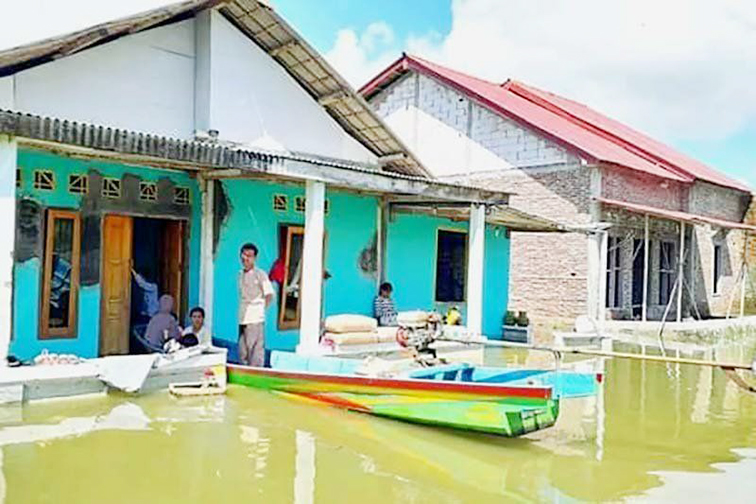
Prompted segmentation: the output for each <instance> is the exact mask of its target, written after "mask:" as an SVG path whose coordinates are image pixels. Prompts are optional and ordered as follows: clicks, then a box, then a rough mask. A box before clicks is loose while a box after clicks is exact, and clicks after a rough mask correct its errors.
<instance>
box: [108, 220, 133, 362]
mask: <svg viewBox="0 0 756 504" xmlns="http://www.w3.org/2000/svg"><path fill="white" fill-rule="evenodd" d="M132 235H133V221H132V219H131V217H126V216H122V215H107V216H106V217H105V218H104V222H103V232H102V258H103V259H102V319H101V324H100V355H114V354H128V353H129V328H130V325H131V324H130V322H131V320H130V319H131V267H132Z"/></svg>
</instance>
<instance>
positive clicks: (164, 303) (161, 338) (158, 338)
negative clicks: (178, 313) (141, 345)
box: [144, 294, 181, 347]
mask: <svg viewBox="0 0 756 504" xmlns="http://www.w3.org/2000/svg"><path fill="white" fill-rule="evenodd" d="M158 304H159V311H158V312H157V313H156V314H155V315H154V316H153V317H152V318H151V319H150V323H149V324H147V330H146V331H145V332H144V336H145V338H146V339H147V341H149V342H150V344H152V345H154V346H156V347H162V346H163V345H164V344H165V343H166V342H167V341H168V340H171V339H175V340H178V339H179V338H180V337H181V331H180V329H179V325H178V321H177V320H176V317H175V316H174V315H173V296H171V295H170V294H163V295H162V296H160V300H159V301H158Z"/></svg>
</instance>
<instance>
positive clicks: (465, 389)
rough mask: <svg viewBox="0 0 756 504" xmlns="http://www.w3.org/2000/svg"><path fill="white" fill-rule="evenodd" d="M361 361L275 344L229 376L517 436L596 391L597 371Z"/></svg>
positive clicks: (416, 419)
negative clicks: (373, 369)
mask: <svg viewBox="0 0 756 504" xmlns="http://www.w3.org/2000/svg"><path fill="white" fill-rule="evenodd" d="M360 364H361V362H360V361H359V360H354V359H343V358H336V357H306V356H301V355H297V354H293V353H288V352H273V354H272V356H271V366H272V367H271V368H258V367H249V366H241V365H234V364H229V365H228V381H229V383H235V384H239V385H245V386H248V387H254V388H260V389H265V390H270V391H274V392H277V393H282V394H286V395H293V396H295V397H297V398H299V399H305V400H310V401H314V402H318V403H322V404H327V405H331V406H335V407H339V408H343V409H347V410H351V411H357V412H361V413H368V414H371V415H376V416H381V417H387V418H393V419H397V420H403V421H407V422H413V423H420V424H427V425H436V426H443V427H448V428H453V429H461V430H466V431H475V432H485V433H489V434H496V435H500V436H507V437H516V436H521V435H523V434H527V433H529V432H534V431H537V430H541V429H545V428H547V427H551V426H552V425H554V423H555V422H556V420H557V417H558V416H559V402H560V400H561V399H563V398H565V397H576V396H585V395H592V394H595V393H596V390H597V385H598V383H600V381H601V375H600V374H596V373H575V372H558V371H543V370H534V369H506V368H494V367H478V366H471V365H468V364H448V365H441V366H434V367H430V368H422V369H417V370H413V371H408V372H406V373H402V374H400V375H397V376H392V377H389V378H383V377H370V376H361V375H358V374H356V373H357V372H358V369H359V366H360Z"/></svg>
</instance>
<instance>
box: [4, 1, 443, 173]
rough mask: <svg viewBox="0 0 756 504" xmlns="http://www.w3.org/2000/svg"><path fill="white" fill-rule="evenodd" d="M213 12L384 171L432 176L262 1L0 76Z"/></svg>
mask: <svg viewBox="0 0 756 504" xmlns="http://www.w3.org/2000/svg"><path fill="white" fill-rule="evenodd" d="M209 8H217V9H219V11H220V12H221V13H222V14H223V15H224V16H225V17H226V18H227V19H229V20H230V21H231V22H232V23H234V24H235V25H236V26H237V28H239V29H240V30H241V31H242V32H243V33H245V34H246V35H247V36H248V37H249V38H250V39H252V40H253V41H254V42H255V43H256V44H257V45H258V46H260V47H261V48H262V49H263V50H264V51H266V52H267V53H268V54H269V55H270V56H271V57H272V58H274V59H275V60H276V61H277V62H278V63H279V64H280V65H281V66H282V67H283V68H284V69H285V70H286V71H287V72H288V73H289V74H290V75H291V76H292V78H294V79H295V80H296V81H297V82H298V83H299V85H300V86H302V88H304V89H305V90H306V91H307V92H308V93H309V94H310V95H311V96H312V97H313V99H315V100H316V101H318V103H319V104H320V105H321V106H322V107H323V108H324V109H325V110H326V111H327V112H328V113H329V114H330V115H331V116H332V117H333V118H334V120H336V122H338V123H339V124H340V125H341V127H342V128H344V130H345V131H346V132H347V133H348V134H350V135H351V136H353V137H354V138H355V139H356V140H357V141H359V142H360V143H361V144H362V145H364V146H365V147H366V148H367V149H369V150H370V151H371V152H373V153H374V154H375V155H376V156H378V158H379V162H380V164H381V166H382V168H383V169H385V170H388V171H393V172H397V173H404V174H408V175H418V176H423V177H430V175H429V173H428V171H427V170H426V169H425V168H423V166H422V165H421V163H420V162H419V161H418V160H417V159H416V158H415V157H414V155H413V154H412V153H411V152H410V151H409V149H407V148H406V146H405V145H404V144H403V143H402V141H401V140H400V139H399V138H398V137H397V136H396V135H394V133H393V132H392V131H391V130H390V129H389V128H388V127H387V126H386V125H385V123H384V122H383V121H382V119H381V118H380V117H378V115H377V114H375V113H374V112H373V110H372V108H371V107H370V105H368V104H367V103H366V102H365V100H364V99H363V98H362V97H361V96H360V95H359V94H358V93H357V92H355V91H354V89H352V87H351V86H350V85H349V84H348V83H347V82H346V81H345V80H344V79H343V78H342V77H341V76H340V75H339V74H338V73H337V72H336V71H335V70H334V69H333V68H332V67H331V66H330V65H329V64H328V63H327V62H326V61H325V59H324V58H323V57H322V56H321V55H320V54H319V53H318V52H317V51H315V49H313V48H312V47H311V46H310V45H309V44H308V43H307V42H306V41H305V40H304V39H303V38H302V37H301V36H300V35H299V34H298V33H297V32H296V31H295V30H294V29H293V28H292V27H291V26H289V25H288V24H287V23H286V21H284V20H283V18H281V17H280V16H279V15H278V13H276V11H275V10H274V9H273V8H271V7H270V6H269V5H267V4H266V3H265V2H261V1H258V0H188V1H185V2H180V3H176V4H171V5H168V6H165V7H160V8H157V9H153V10H151V11H148V12H144V13H141V14H137V15H134V16H130V17H128V18H123V19H119V20H115V21H111V22H108V23H103V24H99V25H96V26H93V27H91V28H87V29H85V30H81V31H77V32H74V33H70V34H67V35H63V36H60V37H54V38H51V39H47V40H43V41H40V42H35V43H32V44H28V45H25V46H21V47H17V48H13V49H9V50H6V51H2V52H0V77H2V76H4V75H10V74H13V73H16V72H19V71H21V70H24V69H27V68H31V67H34V66H37V65H41V64H44V63H46V62H48V61H52V60H55V59H59V58H63V57H66V56H70V55H72V54H76V53H78V52H81V51H84V50H86V49H88V48H91V47H94V46H97V45H100V44H104V43H107V42H110V41H112V40H116V39H118V38H120V37H123V36H125V35H129V34H132V33H137V32H140V31H144V30H148V29H150V28H155V27H157V26H162V25H165V24H169V23H173V22H177V21H180V20H183V19H187V18H189V17H191V16H193V15H195V14H196V13H197V12H199V11H201V10H205V9H209Z"/></svg>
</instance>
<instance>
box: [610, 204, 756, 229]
mask: <svg viewBox="0 0 756 504" xmlns="http://www.w3.org/2000/svg"><path fill="white" fill-rule="evenodd" d="M596 201H599V202H601V203H603V204H605V205H609V206H613V207H617V208H622V209H624V210H628V211H630V212H634V213H640V214H644V215H645V214H648V215H653V216H655V217H661V218H664V219H670V220H675V221H682V222H690V223H693V224H709V225H711V226H716V227H721V228H726V229H741V230H744V231H751V232H756V226H750V225H748V224H743V223H742V222H735V221H729V220H724V219H716V218H714V217H706V216H704V215H697V214H691V213H687V212H680V211H678V210H666V209H664V208H658V207H652V206H648V205H639V204H638V203H628V202H626V201H619V200H614V199H609V198H596Z"/></svg>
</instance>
